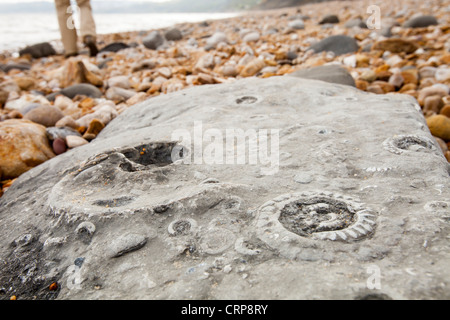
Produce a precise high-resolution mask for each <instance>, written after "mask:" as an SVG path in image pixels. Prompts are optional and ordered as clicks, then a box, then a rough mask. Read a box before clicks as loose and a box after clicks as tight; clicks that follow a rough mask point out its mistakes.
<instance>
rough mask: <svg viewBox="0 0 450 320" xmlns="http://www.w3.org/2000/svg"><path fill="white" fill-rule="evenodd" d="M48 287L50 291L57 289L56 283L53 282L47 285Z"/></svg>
mask: <svg viewBox="0 0 450 320" xmlns="http://www.w3.org/2000/svg"><path fill="white" fill-rule="evenodd" d="M48 289H49V290H50V291H56V290H58V283H56V282H53V283H52V284H51V285H50V286H49V287H48Z"/></svg>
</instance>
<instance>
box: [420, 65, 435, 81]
mask: <svg viewBox="0 0 450 320" xmlns="http://www.w3.org/2000/svg"><path fill="white" fill-rule="evenodd" d="M436 71H437V68H435V67H423V68H420V70H419V76H420V79H424V78H434V76H435V74H436Z"/></svg>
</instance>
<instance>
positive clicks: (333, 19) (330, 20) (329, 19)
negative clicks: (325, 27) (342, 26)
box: [319, 14, 339, 24]
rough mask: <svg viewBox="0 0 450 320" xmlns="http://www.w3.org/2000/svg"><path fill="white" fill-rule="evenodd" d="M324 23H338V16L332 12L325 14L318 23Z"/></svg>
mask: <svg viewBox="0 0 450 320" xmlns="http://www.w3.org/2000/svg"><path fill="white" fill-rule="evenodd" d="M326 23H339V18H338V16H336V15H334V14H329V15H326V16H325V17H323V18H322V20H320V22H319V24H326Z"/></svg>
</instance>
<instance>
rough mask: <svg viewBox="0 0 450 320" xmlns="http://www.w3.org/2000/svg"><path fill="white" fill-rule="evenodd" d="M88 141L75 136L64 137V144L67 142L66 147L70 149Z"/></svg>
mask: <svg viewBox="0 0 450 320" xmlns="http://www.w3.org/2000/svg"><path fill="white" fill-rule="evenodd" d="M88 143H89V142H88V141H87V140H86V139H84V138H82V137H77V136H68V137H66V144H67V147H69V148H70V149H74V148H78V147H81V146H84V145H85V144H88Z"/></svg>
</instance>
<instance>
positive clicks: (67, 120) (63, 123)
mask: <svg viewBox="0 0 450 320" xmlns="http://www.w3.org/2000/svg"><path fill="white" fill-rule="evenodd" d="M55 127H69V128H72V129H75V130H76V129H77V128H78V125H77V123H76V122H75V120H74V119H73V118H72V117H71V116H64V117H63V118H61V119H60V120H59V121H58V122H56V124H55Z"/></svg>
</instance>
